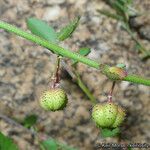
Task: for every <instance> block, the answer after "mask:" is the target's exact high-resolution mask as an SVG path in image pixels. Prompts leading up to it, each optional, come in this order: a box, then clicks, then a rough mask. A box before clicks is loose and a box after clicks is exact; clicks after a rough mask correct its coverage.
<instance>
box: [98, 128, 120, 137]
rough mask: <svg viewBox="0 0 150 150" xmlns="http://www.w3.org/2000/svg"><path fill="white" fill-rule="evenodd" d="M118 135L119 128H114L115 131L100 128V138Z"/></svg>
mask: <svg viewBox="0 0 150 150" xmlns="http://www.w3.org/2000/svg"><path fill="white" fill-rule="evenodd" d="M119 133H120V129H119V128H115V129H108V128H103V129H102V128H101V135H102V137H114V136H117V135H118V134H119Z"/></svg>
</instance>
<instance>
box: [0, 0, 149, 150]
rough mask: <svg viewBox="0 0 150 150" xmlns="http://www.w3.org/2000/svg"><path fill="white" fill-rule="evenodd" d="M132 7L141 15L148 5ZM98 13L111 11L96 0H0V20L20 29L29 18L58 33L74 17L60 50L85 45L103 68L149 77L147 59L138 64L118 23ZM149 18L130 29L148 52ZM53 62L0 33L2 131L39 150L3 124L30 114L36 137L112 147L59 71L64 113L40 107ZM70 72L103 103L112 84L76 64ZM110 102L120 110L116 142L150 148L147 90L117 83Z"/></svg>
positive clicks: (26, 133)
mask: <svg viewBox="0 0 150 150" xmlns="http://www.w3.org/2000/svg"><path fill="white" fill-rule="evenodd" d="M134 7H135V9H137V10H138V11H139V12H141V13H143V14H144V13H147V14H148V11H149V10H150V1H148V0H143V1H140V0H135V1H134ZM102 8H107V9H111V8H109V6H108V5H107V4H106V3H105V2H104V1H102V0H93V1H89V0H82V1H76V0H13V1H11V0H0V19H1V20H4V21H7V22H9V23H12V24H14V25H16V26H18V27H20V28H22V29H24V30H27V27H26V23H25V20H26V19H27V18H28V17H33V16H34V17H37V18H40V19H43V20H46V21H47V22H48V23H49V24H51V25H52V26H54V27H55V29H58V28H59V27H62V26H64V25H65V24H66V23H67V22H69V21H70V20H72V19H73V18H74V17H75V16H77V15H81V16H82V17H81V21H80V24H79V27H78V28H77V30H76V32H75V33H74V34H73V36H72V38H70V39H68V40H66V41H65V42H63V43H61V45H62V46H63V47H65V48H69V49H71V50H73V51H77V50H78V48H80V47H85V46H87V47H90V48H91V49H92V52H91V54H90V55H89V56H88V57H89V58H91V59H94V60H97V61H98V62H103V63H107V64H110V65H115V64H117V63H125V64H126V66H127V69H128V72H129V73H135V74H137V75H141V76H144V77H147V78H149V77H150V72H149V70H150V60H147V61H144V62H143V61H141V60H140V58H139V55H138V53H137V51H136V50H135V44H134V42H133V41H132V40H131V37H130V36H129V35H128V34H127V33H126V32H125V31H123V30H121V29H120V23H118V22H116V21H115V20H112V19H110V18H107V17H105V16H102V15H99V14H98V13H97V11H96V10H97V9H102ZM149 19H150V15H144V16H142V17H137V18H136V19H135V20H133V22H134V26H138V25H140V28H138V30H136V31H137V34H138V38H139V40H140V41H141V43H143V45H145V47H146V48H147V49H150V44H149V39H150V21H148V20H149ZM136 31H135V32H136ZM55 59H56V57H55V55H54V54H52V53H51V52H49V51H48V50H46V49H44V48H42V47H40V46H37V45H35V44H33V43H31V42H28V41H26V40H23V39H22V38H18V37H17V36H15V35H13V34H9V33H7V32H4V31H2V30H1V31H0V114H1V115H2V116H5V117H6V116H7V118H4V117H3V119H1V120H0V129H1V131H2V132H3V133H5V134H6V135H9V136H10V137H12V138H13V139H14V141H15V142H16V143H17V144H18V145H19V147H20V149H21V150H38V149H39V146H38V143H37V140H36V139H35V138H33V136H32V135H31V131H30V130H26V129H25V128H23V127H21V126H19V125H18V124H17V125H16V124H13V123H12V122H9V118H11V119H13V118H17V119H22V118H23V117H25V116H26V115H29V114H31V113H34V114H36V115H37V116H38V123H37V128H38V129H39V135H41V136H40V137H45V138H48V137H53V138H55V139H57V140H58V141H60V142H64V143H67V144H69V145H72V146H74V147H77V148H79V149H80V150H94V149H96V145H97V144H98V143H102V142H115V143H116V142H117V143H118V142H119V141H120V140H119V139H117V138H107V139H103V138H101V136H100V132H99V129H98V128H96V126H95V125H94V123H93V122H92V121H91V117H90V109H91V107H92V104H91V102H90V101H89V100H88V98H87V97H86V96H85V94H84V93H83V92H82V91H81V90H80V88H79V87H78V86H77V85H76V84H75V83H74V82H73V81H72V80H71V79H70V78H68V76H67V75H66V73H64V75H63V79H62V81H61V84H62V87H63V88H64V89H65V90H66V92H67V94H68V98H69V103H68V105H67V107H66V109H65V110H63V111H59V112H47V111H44V110H42V109H41V108H40V107H39V104H38V99H39V96H40V94H41V92H42V91H43V90H44V89H46V88H47V87H48V84H49V81H50V77H51V75H52V73H53V71H54V63H55ZM67 62H68V61H67ZM68 65H69V62H68ZM62 70H63V69H62ZM77 70H78V71H79V72H80V74H81V75H82V79H83V81H84V82H85V83H86V85H87V86H88V87H89V89H90V90H91V91H92V93H93V95H94V96H95V97H96V99H97V100H98V102H103V101H106V95H105V93H107V92H108V90H109V89H110V87H111V84H112V83H111V82H110V81H108V80H107V78H106V77H105V76H103V75H102V74H101V73H100V71H98V70H96V69H93V68H89V67H87V66H85V65H83V64H81V63H79V64H78V67H77ZM63 72H64V71H63ZM113 100H114V101H115V102H116V103H118V104H120V105H122V106H124V107H125V108H126V110H127V118H126V121H125V123H124V125H123V126H122V128H121V130H122V135H121V141H122V142H126V143H129V142H132V143H149V141H150V132H149V131H150V117H149V116H150V111H149V110H150V105H149V100H150V88H149V87H146V86H143V85H135V84H132V83H128V82H121V83H117V85H116V88H115V91H114V97H113Z"/></svg>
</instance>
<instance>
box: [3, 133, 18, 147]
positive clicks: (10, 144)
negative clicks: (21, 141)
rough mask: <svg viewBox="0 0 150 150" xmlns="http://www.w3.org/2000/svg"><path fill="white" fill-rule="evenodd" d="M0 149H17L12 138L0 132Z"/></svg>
mask: <svg viewBox="0 0 150 150" xmlns="http://www.w3.org/2000/svg"><path fill="white" fill-rule="evenodd" d="M0 150H19V149H18V146H17V145H16V144H15V143H14V142H13V140H12V139H11V138H9V137H7V136H5V135H4V134H3V133H2V132H0Z"/></svg>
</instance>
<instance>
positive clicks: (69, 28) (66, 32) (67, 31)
mask: <svg viewBox="0 0 150 150" xmlns="http://www.w3.org/2000/svg"><path fill="white" fill-rule="evenodd" d="M79 20H80V16H78V17H77V18H75V19H74V20H73V21H71V22H70V23H69V24H68V25H66V26H65V27H63V28H62V29H61V30H60V31H59V32H58V33H57V38H58V39H59V41H64V40H65V39H67V38H68V37H70V36H71V35H72V33H73V32H74V31H75V29H76V28H77V26H78V23H79Z"/></svg>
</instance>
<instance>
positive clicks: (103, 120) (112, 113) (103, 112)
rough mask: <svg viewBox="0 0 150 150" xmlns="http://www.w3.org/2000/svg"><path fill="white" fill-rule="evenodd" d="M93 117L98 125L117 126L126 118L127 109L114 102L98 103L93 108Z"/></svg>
mask: <svg viewBox="0 0 150 150" xmlns="http://www.w3.org/2000/svg"><path fill="white" fill-rule="evenodd" d="M92 118H93V120H94V122H95V123H96V125H97V126H98V127H106V128H116V127H119V126H120V125H121V123H122V122H123V120H124V118H125V111H124V109H123V108H122V107H120V106H118V105H116V104H114V103H111V102H109V103H104V104H96V105H95V106H94V107H93V110H92Z"/></svg>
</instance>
